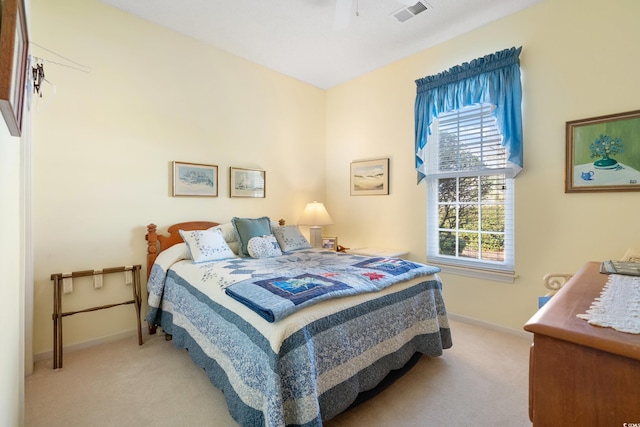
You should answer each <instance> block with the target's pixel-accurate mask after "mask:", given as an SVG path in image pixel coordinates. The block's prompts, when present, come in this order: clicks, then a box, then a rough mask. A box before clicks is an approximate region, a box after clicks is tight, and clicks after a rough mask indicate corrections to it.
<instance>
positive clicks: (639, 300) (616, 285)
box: [577, 274, 640, 334]
mask: <svg viewBox="0 0 640 427" xmlns="http://www.w3.org/2000/svg"><path fill="white" fill-rule="evenodd" d="M577 316H578V317H579V318H580V319H584V320H586V321H588V322H589V323H590V324H592V325H597V326H603V327H608V328H613V329H615V330H616V331H620V332H626V333H630V334H640V277H638V276H623V275H620V274H611V275H609V279H608V280H607V284H606V285H605V286H604V288H603V289H602V292H601V294H600V297H599V298H596V299H595V300H594V302H593V303H592V304H591V307H589V309H588V310H587V312H586V313H585V314H578V315H577Z"/></svg>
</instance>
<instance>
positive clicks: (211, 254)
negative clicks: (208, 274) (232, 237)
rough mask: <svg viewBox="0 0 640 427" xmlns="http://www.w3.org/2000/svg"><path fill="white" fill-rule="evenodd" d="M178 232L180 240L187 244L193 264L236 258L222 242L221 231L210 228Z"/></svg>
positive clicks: (225, 243)
mask: <svg viewBox="0 0 640 427" xmlns="http://www.w3.org/2000/svg"><path fill="white" fill-rule="evenodd" d="M178 231H179V233H180V236H182V240H184V242H185V243H186V244H187V247H188V248H189V253H190V254H191V259H192V260H193V262H194V263H201V262H207V261H218V260H221V259H228V258H235V257H236V254H234V253H233V251H232V250H231V248H229V245H227V242H226V241H225V240H224V235H223V234H222V230H220V229H219V228H217V227H212V228H209V229H208V230H192V231H184V230H178Z"/></svg>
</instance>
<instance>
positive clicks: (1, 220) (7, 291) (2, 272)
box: [0, 116, 24, 426]
mask: <svg viewBox="0 0 640 427" xmlns="http://www.w3.org/2000/svg"><path fill="white" fill-rule="evenodd" d="M0 120H1V123H2V124H1V125H0V206H1V207H0V224H1V225H2V239H0V254H1V256H0V294H1V295H2V298H0V325H2V340H3V347H4V350H3V351H2V352H0V378H2V381H0V425H3V426H18V425H21V422H22V421H21V420H22V407H23V401H24V397H23V395H22V391H23V389H24V379H23V371H24V363H23V360H24V351H23V349H24V334H23V326H22V325H23V324H24V315H23V307H24V281H23V275H22V267H23V265H22V259H21V257H22V251H23V250H24V243H23V242H22V241H21V234H20V232H21V219H20V218H21V217H20V215H21V213H22V212H21V202H20V191H21V187H20V186H21V182H22V181H21V172H22V167H21V147H22V146H21V142H20V139H19V138H16V137H12V136H11V135H10V134H9V130H8V129H7V126H6V125H5V122H4V119H2V116H0ZM14 349H15V350H14ZM16 391H19V393H17V392H16Z"/></svg>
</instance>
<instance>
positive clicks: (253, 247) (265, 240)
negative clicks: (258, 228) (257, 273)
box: [247, 234, 282, 258]
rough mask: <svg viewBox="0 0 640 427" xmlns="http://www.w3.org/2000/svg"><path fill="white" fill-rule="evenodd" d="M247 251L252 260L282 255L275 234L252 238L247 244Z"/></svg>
mask: <svg viewBox="0 0 640 427" xmlns="http://www.w3.org/2000/svg"><path fill="white" fill-rule="evenodd" d="M247 251H248V252H249V255H250V256H251V257H252V258H270V257H274V256H280V255H282V251H281V250H280V246H278V241H277V240H276V238H275V236H274V235H273V234H270V235H268V236H261V237H252V238H251V239H249V243H247Z"/></svg>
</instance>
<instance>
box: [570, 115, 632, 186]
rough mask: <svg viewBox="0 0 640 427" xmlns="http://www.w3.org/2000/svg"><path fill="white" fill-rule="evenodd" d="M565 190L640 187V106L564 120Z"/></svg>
mask: <svg viewBox="0 0 640 427" xmlns="http://www.w3.org/2000/svg"><path fill="white" fill-rule="evenodd" d="M566 132H567V147H566V149H567V155H566V172H565V193H574V192H583V191H640V139H639V138H638V135H640V110H638V111H630V112H627V113H619V114H611V115H608V116H600V117H592V118H589V119H582V120H573V121H570V122H567V124H566Z"/></svg>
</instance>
